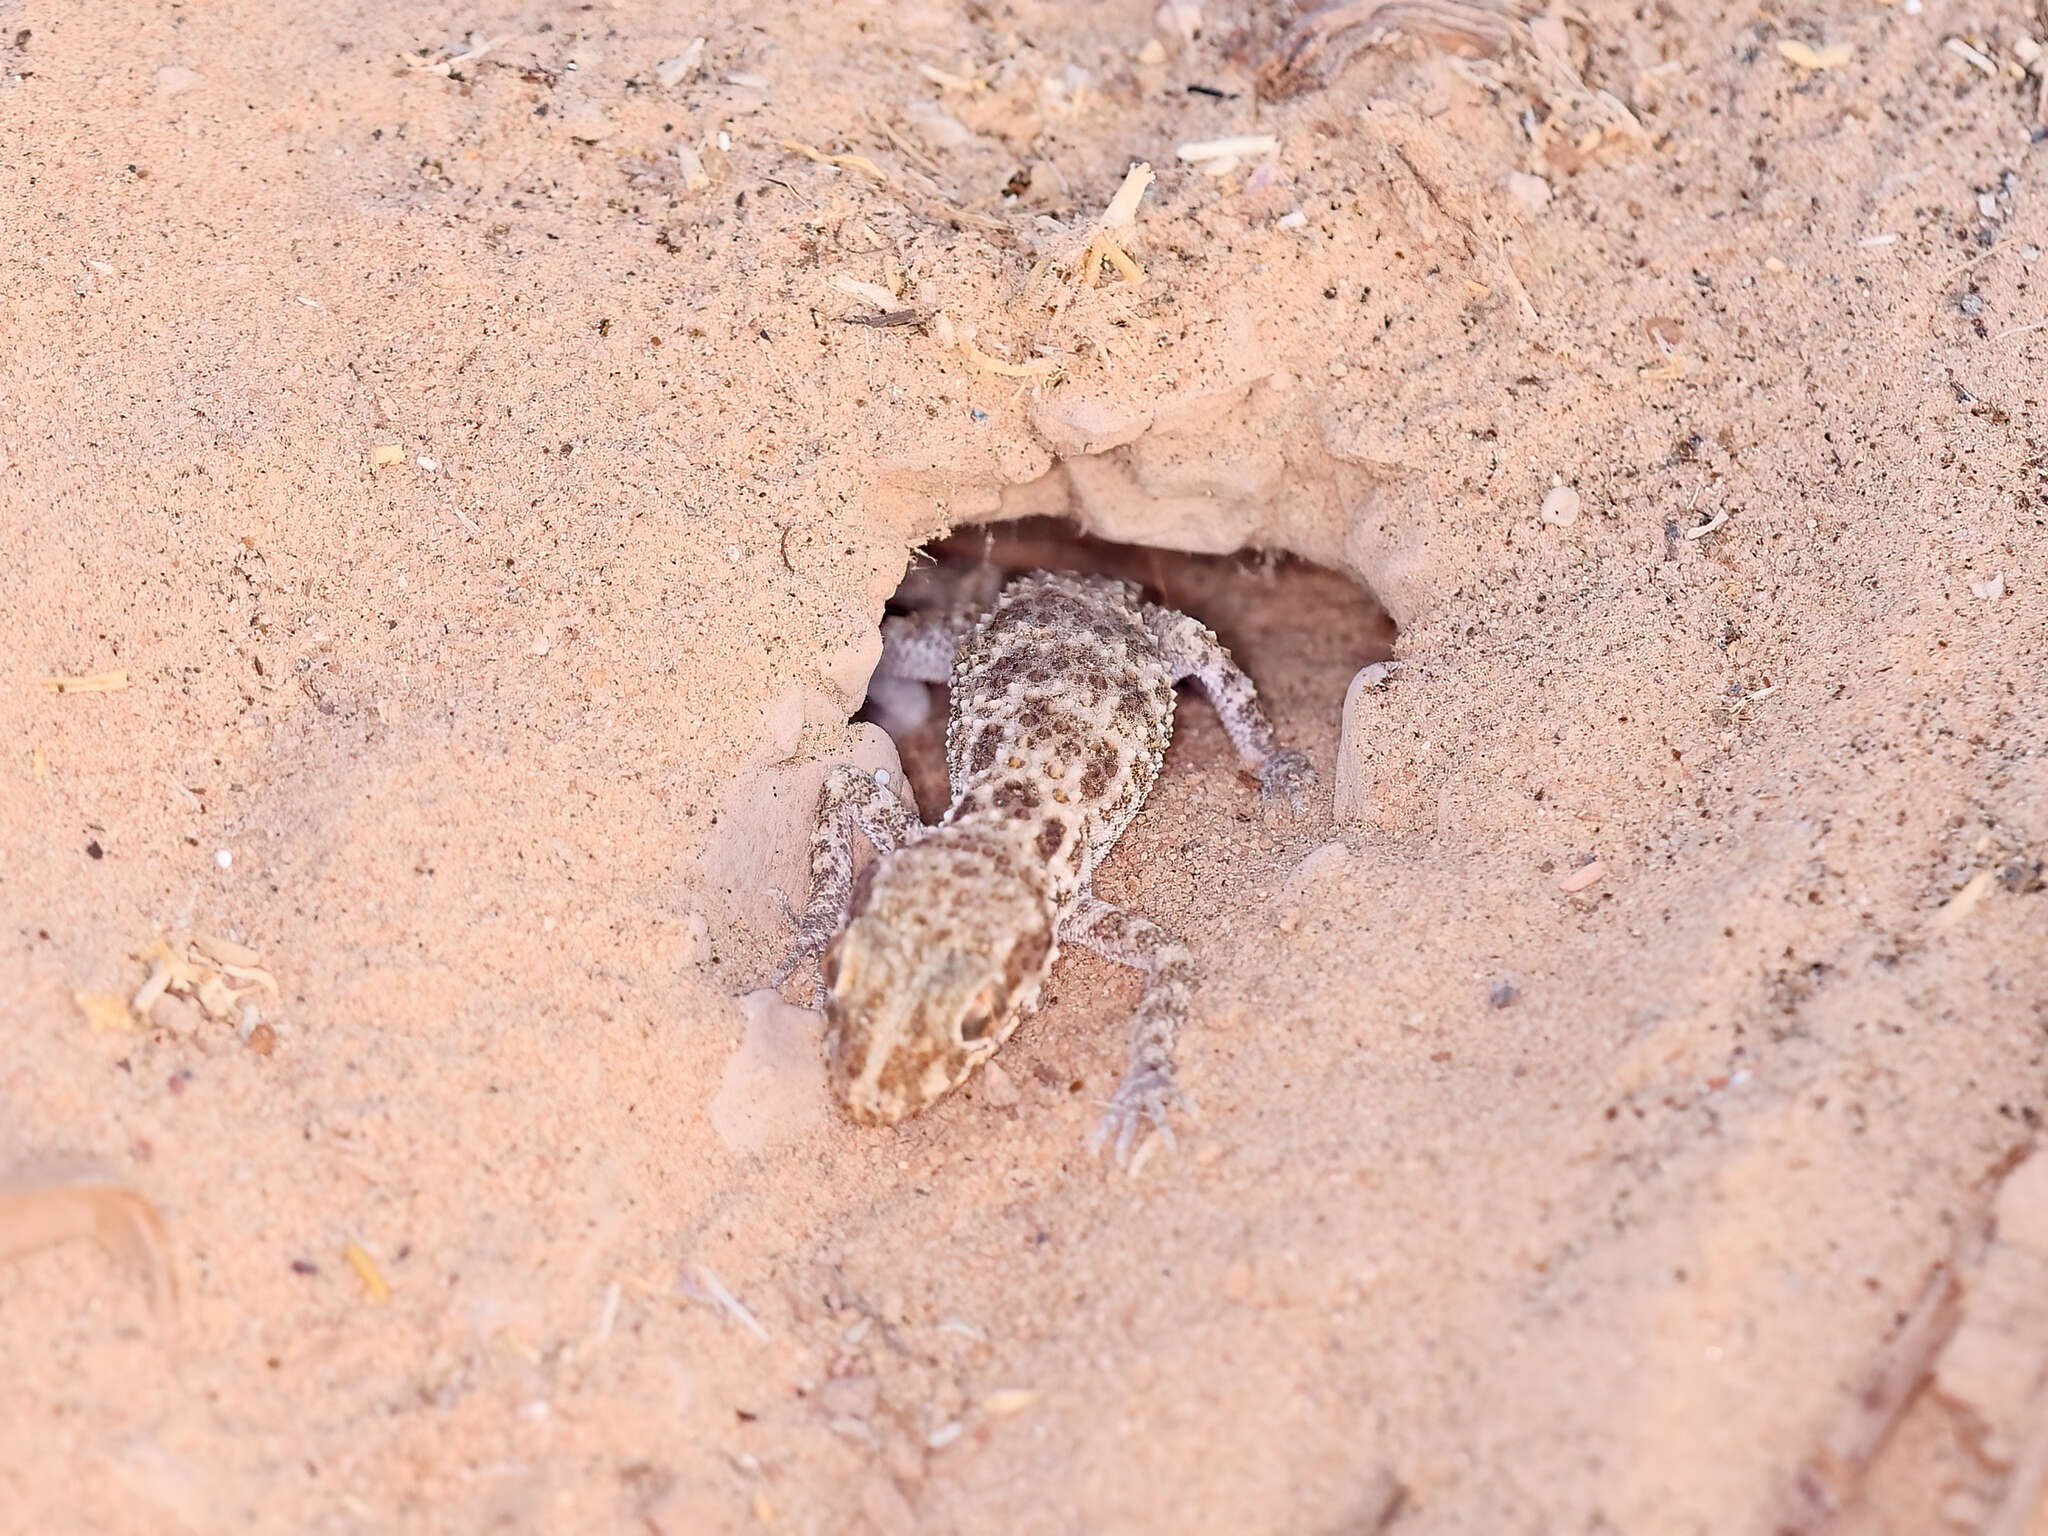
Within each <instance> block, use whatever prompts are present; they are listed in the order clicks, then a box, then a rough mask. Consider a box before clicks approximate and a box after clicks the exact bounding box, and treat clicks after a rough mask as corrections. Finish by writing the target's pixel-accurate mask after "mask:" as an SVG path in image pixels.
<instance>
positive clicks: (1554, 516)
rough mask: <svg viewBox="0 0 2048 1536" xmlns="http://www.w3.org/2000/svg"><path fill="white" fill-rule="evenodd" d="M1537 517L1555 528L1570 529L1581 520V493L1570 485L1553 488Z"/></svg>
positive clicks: (1539, 509) (1544, 500) (1537, 511)
mask: <svg viewBox="0 0 2048 1536" xmlns="http://www.w3.org/2000/svg"><path fill="white" fill-rule="evenodd" d="M1536 515H1537V516H1538V517H1540V518H1541V519H1543V521H1544V522H1546V523H1548V524H1550V526H1551V527H1553V528H1569V527H1570V526H1571V525H1572V524H1573V523H1576V522H1577V521H1578V520H1579V493H1578V492H1577V491H1575V490H1573V489H1572V488H1571V487H1570V486H1568V485H1559V486H1553V487H1552V488H1551V491H1550V494H1549V495H1548V496H1545V497H1544V498H1543V505H1542V506H1540V507H1538V508H1537V509H1536Z"/></svg>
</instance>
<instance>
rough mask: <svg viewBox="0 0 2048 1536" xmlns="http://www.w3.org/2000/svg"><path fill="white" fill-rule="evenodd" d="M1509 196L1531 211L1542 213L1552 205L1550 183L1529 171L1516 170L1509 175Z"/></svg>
mask: <svg viewBox="0 0 2048 1536" xmlns="http://www.w3.org/2000/svg"><path fill="white" fill-rule="evenodd" d="M1508 196H1509V197H1512V198H1513V199H1514V200H1515V201H1516V202H1518V203H1520V204H1521V205H1522V206H1523V207H1524V208H1526V209H1528V210H1529V211H1530V212H1531V213H1541V212H1542V211H1543V210H1544V209H1545V208H1548V207H1549V206H1550V183H1549V182H1547V181H1545V180H1544V179H1543V178H1542V177H1541V176H1531V175H1530V174H1529V173H1528V172H1527V171H1515V172H1513V173H1512V174H1511V175H1510V176H1509V177H1508Z"/></svg>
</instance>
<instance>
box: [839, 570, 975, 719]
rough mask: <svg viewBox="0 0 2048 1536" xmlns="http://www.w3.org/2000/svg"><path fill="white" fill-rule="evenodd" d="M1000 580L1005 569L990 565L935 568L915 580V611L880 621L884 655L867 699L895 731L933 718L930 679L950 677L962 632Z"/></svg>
mask: <svg viewBox="0 0 2048 1536" xmlns="http://www.w3.org/2000/svg"><path fill="white" fill-rule="evenodd" d="M942 575H943V577H944V579H941V576H942ZM906 584H907V583H906ZM1002 584H1003V577H1002V572H1000V571H998V570H997V569H996V568H995V567H994V566H991V565H979V566H974V567H971V568H970V569H968V570H967V571H965V572H946V573H941V572H939V571H937V570H934V571H933V572H932V573H931V574H930V575H929V576H928V577H927V579H926V580H924V581H921V582H919V583H918V584H917V590H916V592H915V593H914V594H913V596H914V597H915V598H916V599H917V601H916V602H914V603H913V605H912V611H911V612H909V613H892V614H890V615H889V616H888V617H887V618H885V619H884V620H882V659H881V660H880V661H878V662H877V663H876V664H875V673H874V676H873V677H871V678H869V679H868V702H869V703H870V704H871V705H873V707H874V711H875V718H877V719H878V720H879V721H880V723H881V724H882V726H883V728H884V729H886V730H887V731H888V732H889V733H890V734H891V735H892V736H900V735H902V734H903V733H904V732H906V731H914V730H916V729H917V728H918V727H919V726H921V725H923V724H924V723H925V721H926V720H928V719H929V718H930V717H931V690H930V689H929V688H928V687H927V686H926V684H929V683H945V682H948V681H949V680H950V679H951V678H952V675H953V653H954V652H955V651H956V650H958V649H959V646H960V637H961V636H962V635H964V634H966V633H967V632H968V631H969V630H970V629H972V628H974V626H975V623H976V622H977V621H978V620H979V619H980V618H981V616H982V614H984V613H986V612H987V611H988V606H989V604H990V603H992V602H994V601H995V597H996V593H997V592H998V591H999V590H1000V589H1001V587H1002Z"/></svg>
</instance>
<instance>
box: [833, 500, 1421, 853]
mask: <svg viewBox="0 0 2048 1536" xmlns="http://www.w3.org/2000/svg"><path fill="white" fill-rule="evenodd" d="M926 553H927V554H928V555H929V556H930V558H929V559H927V558H925V557H924V556H920V557H919V558H918V559H916V560H915V561H913V563H912V565H911V567H910V569H909V571H908V572H907V573H906V574H905V577H904V580H903V583H902V585H901V586H899V587H898V589H897V592H896V596H895V597H894V598H892V599H891V600H890V603H889V611H890V612H892V613H907V612H911V611H913V610H915V609H917V608H919V607H921V606H928V605H929V604H930V603H931V602H933V601H934V597H935V590H934V589H935V588H938V587H942V586H944V585H945V584H946V583H947V582H948V581H949V580H950V579H952V578H955V577H957V576H958V575H959V574H961V573H964V572H966V571H968V570H969V569H971V568H972V567H973V566H974V565H976V564H977V563H986V564H989V565H993V566H995V567H997V568H998V569H999V570H1001V571H1002V572H1003V573H1004V574H1005V575H1016V574H1021V573H1022V572H1025V571H1034V570H1055V571H1083V572H1096V573H1100V574H1103V575H1110V576H1121V577H1124V578H1125V579H1127V580H1130V581H1135V582H1137V583H1138V584H1139V585H1140V586H1141V587H1143V588H1144V590H1145V595H1146V597H1148V598H1150V599H1151V600H1152V601H1154V602H1157V603H1162V604H1164V605H1166V606H1167V607H1170V608H1177V609H1179V610H1181V611H1182V612H1184V613H1190V614H1193V615H1194V616H1195V617H1196V618H1198V619H1200V620H1201V621H1202V622H1203V623H1205V624H1207V625H1208V626H1209V627H1210V628H1211V629H1213V630H1215V631H1216V634H1217V636H1218V638H1219V639H1221V640H1222V641H1223V643H1224V644H1225V645H1226V646H1228V647H1229V648H1230V650H1231V652H1232V654H1233V655H1235V656H1236V658H1237V660H1238V663H1239V664H1240V665H1241V666H1243V667H1244V669H1245V670H1246V671H1247V672H1249V673H1250V674H1251V676H1252V679H1253V680H1254V681H1255V682H1256V683H1257V684H1258V687H1259V693H1260V696H1261V697H1262V698H1264V699H1265V701H1266V705H1267V708H1268V710H1269V711H1270V712H1271V713H1272V716H1273V721H1274V724H1275V726H1276V727H1278V729H1279V732H1280V736H1281V739H1282V740H1283V741H1284V742H1286V743H1287V744H1288V745H1289V746H1292V747H1296V748H1299V749H1300V750H1302V751H1305V752H1307V753H1308V754H1309V756H1310V758H1311V759H1312V760H1313V761H1314V763H1315V765H1316V771H1317V773H1318V774H1319V775H1320V776H1321V777H1322V779H1323V781H1324V782H1325V784H1327V783H1328V782H1329V781H1330V777H1331V774H1332V769H1333V760H1334V757H1335V752H1336V746H1337V735H1338V727H1339V717H1340V712H1341V709H1342V706H1343V703H1344V697H1345V691H1346V689H1347V688H1348V687H1349V686H1350V683H1351V680H1352V678H1353V677H1355V676H1356V675H1357V673H1358V670H1359V669H1360V668H1361V667H1365V666H1368V665H1370V664H1372V663H1373V662H1379V661H1385V660H1386V659H1387V658H1388V657H1389V656H1391V655H1392V654H1393V649H1394V639H1395V634H1396V631H1395V626H1394V621H1393V619H1392V618H1391V617H1390V616H1389V615H1388V613H1387V610H1386V609H1385V608H1384V607H1382V606H1381V605H1380V603H1379V602H1378V600H1377V599H1375V598H1374V597H1373V595H1372V594H1371V593H1370V592H1368V591H1367V590H1366V589H1364V588H1363V587H1361V586H1360V585H1359V584H1358V583H1357V582H1355V581H1353V580H1352V579H1351V578H1350V577H1348V576H1345V575H1344V574H1342V573H1341V572H1338V571H1334V570H1330V569H1328V568H1327V567H1324V566H1319V565H1312V564H1310V563H1309V562H1307V561H1304V560H1299V559H1296V558H1295V557H1293V556H1291V555H1275V554H1271V553H1268V552H1264V551H1256V550H1254V551H1245V552H1242V553H1239V554H1234V555H1191V554H1184V553H1182V552H1181V551H1178V550H1171V549H1160V548H1156V547H1153V546H1149V545H1141V544H1114V543H1110V542H1108V541H1107V540H1103V539H1097V538H1091V537H1089V536H1087V535H1085V534H1082V533H1080V532H1078V531H1077V530H1076V529H1075V527H1074V526H1073V525H1072V524H1070V523H1068V522H1066V521H1064V520H1062V519H1058V518H1051V517H1028V518H1020V519H1017V520H1015V521H1009V522H1001V523H990V524H985V525H979V526H973V527H967V528H962V529H960V530H959V531H957V532H955V533H954V534H952V535H951V536H950V537H948V538H946V539H944V540H941V541H939V542H937V543H934V544H932V545H931V546H929V547H928V550H927V551H926ZM878 681H879V680H878ZM1185 691H1186V690H1185V688H1184V689H1183V693H1184V694H1185ZM859 718H861V719H863V720H870V721H873V722H874V723H876V724H878V725H880V726H881V727H882V728H883V729H884V730H886V731H888V732H889V734H890V736H891V737H893V738H894V739H895V742H896V747H897V751H898V752H899V754H900V755H901V757H902V759H903V771H904V774H905V775H906V776H907V777H908V778H909V780H910V785H911V788H912V790H913V791H914V792H915V794H916V796H917V807H918V812H919V814H920V815H921V816H922V817H923V818H924V819H925V820H926V821H927V822H932V821H937V820H938V819H939V817H940V816H941V815H942V814H943V813H944V811H945V809H946V807H947V805H948V804H949V803H950V802H951V798H952V796H951V794H950V792H949V790H948V787H947V783H946V697H945V689H944V688H942V687H937V686H932V685H928V684H922V683H909V684H906V683H900V682H897V683H891V684H889V685H888V686H887V687H886V688H878V689H877V690H876V691H875V692H874V693H873V694H872V695H871V697H870V698H869V701H868V703H867V705H866V706H865V707H864V708H863V709H862V710H861V713H860V716H859ZM1238 771H1239V770H1238V763H1237V756H1236V754H1235V753H1234V752H1232V750H1231V748H1230V744H1229V742H1228V740H1227V739H1226V738H1225V737H1224V734H1223V730H1222V727H1221V726H1220V725H1219V724H1218V723H1217V721H1216V717H1215V714H1214V713H1213V712H1212V711H1211V710H1209V709H1208V708H1206V707H1205V706H1204V705H1203V704H1202V703H1201V701H1200V700H1199V699H1195V700H1188V699H1186V698H1185V697H1184V698H1183V707H1182V708H1180V709H1178V710H1176V711H1175V721H1174V738H1173V745H1172V746H1171V747H1170V748H1169V749H1168V757H1167V766H1166V777H1167V779H1168V780H1169V781H1170V780H1172V779H1173V778H1174V777H1175V776H1177V775H1186V776H1191V777H1195V778H1202V779H1206V778H1209V777H1212V776H1215V777H1219V778H1221V777H1228V776H1230V775H1233V774H1235V773H1237V772H1238Z"/></svg>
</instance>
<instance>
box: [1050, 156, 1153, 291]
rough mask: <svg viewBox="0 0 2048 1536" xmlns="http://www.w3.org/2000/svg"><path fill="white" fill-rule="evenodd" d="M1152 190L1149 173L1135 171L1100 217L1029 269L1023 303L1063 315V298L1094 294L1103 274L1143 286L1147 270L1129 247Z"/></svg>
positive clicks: (1139, 167)
mask: <svg viewBox="0 0 2048 1536" xmlns="http://www.w3.org/2000/svg"><path fill="white" fill-rule="evenodd" d="M1151 185H1152V167H1151V166H1150V165H1148V164H1143V163H1140V164H1136V165H1133V166H1132V167H1131V168H1130V170H1129V171H1127V172H1126V173H1125V175H1124V179H1123V184H1122V185H1121V186H1119V187H1118V188H1117V189H1116V195H1115V196H1114V197H1112V198H1110V200H1109V203H1108V205H1107V206H1106V207H1104V208H1103V210H1102V213H1101V216H1100V217H1098V218H1096V219H1095V220H1093V221H1092V222H1090V223H1088V224H1086V225H1084V226H1082V227H1081V228H1080V229H1078V230H1075V231H1073V232H1072V233H1071V234H1070V235H1069V236H1068V237H1067V238H1066V239H1064V240H1062V241H1061V242H1060V243H1059V245H1058V247H1057V248H1056V249H1054V250H1053V251H1052V252H1051V253H1050V254H1049V255H1047V256H1044V257H1042V258H1041V259H1040V260H1039V262H1038V264H1037V265H1036V266H1034V267H1033V268H1032V269H1031V276H1030V277H1029V279H1027V280H1026V282H1025V284H1024V296H1025V300H1026V302H1027V303H1042V304H1044V305H1045V306H1046V307H1047V308H1049V309H1055V310H1057V309H1061V308H1063V307H1064V302H1063V298H1064V296H1070V295H1071V294H1072V293H1073V292H1074V291H1076V290H1079V289H1084V288H1093V287H1094V286H1095V285H1096V283H1097V282H1098V281H1100V280H1101V278H1102V274H1103V270H1104V269H1105V268H1111V269H1114V270H1115V272H1116V273H1117V275H1118V276H1119V277H1121V278H1122V279H1123V280H1124V281H1125V282H1126V283H1131V284H1137V283H1142V282H1144V281H1145V269H1144V268H1143V267H1141V266H1139V265H1138V263H1137V261H1136V260H1135V259H1133V258H1132V256H1131V253H1130V251H1129V250H1128V249H1127V247H1128V246H1129V245H1130V244H1131V237H1132V234H1133V232H1134V231H1135V230H1136V228H1137V224H1138V205H1139V204H1140V203H1141V202H1143V201H1144V199H1145V189H1146V188H1148V187H1150V186H1151ZM1070 284H1071V286H1069V285H1070Z"/></svg>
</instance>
